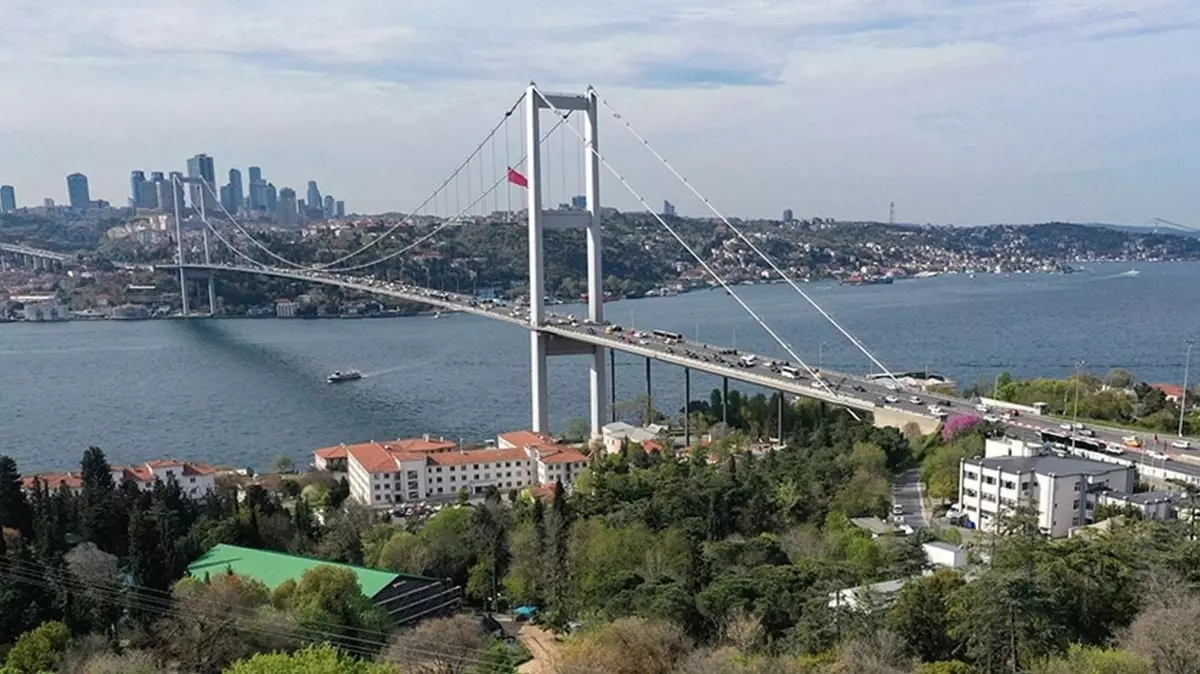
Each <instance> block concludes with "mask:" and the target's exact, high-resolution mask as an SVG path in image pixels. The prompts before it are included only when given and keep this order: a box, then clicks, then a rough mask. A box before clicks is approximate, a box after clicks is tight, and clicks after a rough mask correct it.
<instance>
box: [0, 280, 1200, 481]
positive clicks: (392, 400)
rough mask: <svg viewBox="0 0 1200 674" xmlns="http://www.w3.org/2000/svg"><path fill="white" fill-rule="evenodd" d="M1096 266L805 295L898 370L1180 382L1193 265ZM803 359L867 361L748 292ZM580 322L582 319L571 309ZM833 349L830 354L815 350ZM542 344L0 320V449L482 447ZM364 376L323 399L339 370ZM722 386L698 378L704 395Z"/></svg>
mask: <svg viewBox="0 0 1200 674" xmlns="http://www.w3.org/2000/svg"><path fill="white" fill-rule="evenodd" d="M1128 269H1129V267H1128V266H1123V265H1121V266H1114V265H1097V266H1093V267H1091V268H1090V269H1089V271H1087V272H1085V273H1080V274H1073V275H1069V276H1049V275H1014V276H1010V277H1004V276H990V275H981V276H979V277H978V278H976V279H970V278H968V277H966V276H950V277H938V278H933V279H924V280H913V281H902V282H897V283H895V284H893V285H887V286H883V285H880V286H860V287H849V286H835V285H829V284H809V285H806V286H805V288H806V290H808V291H809V292H811V294H812V295H813V296H814V298H816V299H817V301H818V302H820V303H822V305H823V306H825V307H826V308H827V309H828V310H830V311H831V312H832V313H833V314H834V316H835V317H836V318H837V319H838V320H839V321H841V322H842V323H843V324H844V325H845V326H846V327H847V328H848V329H849V330H850V331H851V332H853V333H855V334H856V335H857V336H858V337H859V338H860V339H861V340H862V341H863V342H864V343H865V344H866V345H867V346H868V347H870V348H871V349H872V350H873V351H874V352H875V353H876V355H877V356H878V357H879V358H880V360H882V361H883V363H884V364H885V365H887V366H888V367H889V368H891V369H893V370H905V369H908V370H923V369H925V367H926V366H927V365H928V367H929V368H930V369H931V370H932V371H936V372H940V373H943V374H946V375H949V376H951V377H953V378H955V379H956V380H958V382H959V383H960V385H963V384H969V383H973V382H975V381H978V380H980V379H988V380H990V379H991V378H992V377H994V376H995V375H996V374H997V373H999V372H1000V371H1002V370H1009V371H1011V372H1012V373H1013V374H1014V375H1016V376H1033V375H1038V374H1044V375H1047V376H1061V375H1063V374H1065V373H1067V372H1069V371H1071V370H1073V369H1074V367H1075V363H1076V362H1078V361H1079V360H1080V359H1083V360H1086V361H1087V368H1088V369H1091V370H1093V371H1097V372H1103V371H1105V370H1107V369H1108V368H1110V367H1114V366H1121V367H1127V368H1129V369H1131V370H1133V371H1134V372H1135V373H1136V374H1137V375H1138V376H1139V377H1140V378H1143V379H1147V380H1150V381H1171V382H1178V381H1180V380H1181V379H1182V369H1183V350H1184V346H1183V343H1184V340H1185V339H1186V338H1188V337H1193V336H1196V335H1197V334H1198V333H1200V309H1198V304H1197V300H1198V299H1200V292H1198V291H1197V282H1196V281H1197V279H1198V278H1200V274H1198V272H1200V267H1197V266H1195V265H1189V264H1153V265H1140V266H1139V269H1140V272H1141V273H1140V275H1139V276H1137V277H1129V276H1121V275H1120V274H1121V273H1122V272H1124V271H1126V270H1128ZM738 291H739V293H742V294H743V296H744V297H745V298H746V300H747V301H748V302H749V303H750V304H751V305H752V306H753V307H754V308H755V309H756V310H758V311H760V312H761V313H762V314H763V315H764V316H766V317H768V320H769V322H770V323H771V324H772V325H773V327H775V328H776V330H778V331H779V332H780V333H781V334H782V335H783V336H784V338H785V339H787V340H788V341H790V343H791V344H792V346H793V348H794V349H795V350H796V351H797V353H799V354H800V355H802V356H804V357H805V358H806V359H808V360H810V361H811V363H812V364H814V365H815V364H816V363H817V361H818V358H820V360H822V361H823V364H824V366H825V367H828V368H835V369H838V370H843V371H851V372H867V371H871V370H873V369H874V368H872V367H871V366H870V365H869V363H868V361H867V359H866V358H865V357H864V356H862V355H861V354H860V353H858V352H857V351H856V350H855V349H854V347H853V346H851V345H850V344H849V343H848V342H847V340H846V339H845V338H843V337H841V336H840V335H839V334H837V332H836V331H835V330H834V329H833V328H832V327H831V326H829V325H828V324H827V323H825V321H824V319H822V318H821V317H819V316H818V315H817V314H816V312H815V311H814V310H813V309H812V308H811V307H810V306H809V305H808V304H807V303H806V302H804V300H803V299H802V298H800V297H799V296H798V295H796V294H795V293H794V291H792V290H791V288H789V287H787V286H785V285H769V286H753V287H745V286H743V287H739V288H738ZM559 309H560V310H566V311H570V308H567V307H559ZM607 311H608V316H609V318H610V319H611V320H614V321H616V322H619V323H622V324H626V325H630V324H632V325H636V326H637V327H645V328H650V327H655V328H663V329H667V330H673V331H677V332H682V333H685V334H687V335H688V336H695V334H696V331H697V327H698V328H699V337H700V338H701V339H703V340H705V341H708V342H712V343H724V344H730V343H734V342H736V346H737V347H738V348H740V349H752V350H757V351H759V352H760V353H763V354H767V355H772V354H778V355H780V356H781V357H782V356H783V354H782V352H781V350H779V349H778V348H772V347H773V346H774V343H773V342H772V341H771V339H770V337H769V336H767V335H766V334H765V333H764V332H763V331H762V330H761V329H760V328H758V327H757V326H756V325H754V324H753V322H752V321H751V320H750V319H749V318H748V317H747V316H746V315H745V314H744V313H743V312H742V310H741V309H740V308H739V307H738V306H737V305H736V304H735V303H734V301H733V300H732V298H729V297H726V296H725V295H724V293H723V292H721V291H713V292H697V293H690V294H686V295H680V296H677V297H670V298H651V299H644V300H623V301H620V302H616V303H612V304H610V305H608V307H607ZM821 344H824V346H823V347H821V346H819V345H821ZM528 363H529V337H528V333H527V332H526V331H524V330H522V329H520V328H517V327H514V326H509V325H505V324H501V323H498V322H493V321H489V320H487V319H482V318H475V317H471V316H465V315H449V316H443V317H442V318H440V319H436V320H434V319H432V318H430V317H427V316H426V317H416V318H403V319H379V320H370V319H364V320H317V321H300V320H291V321H283V320H196V321H142V322H80V321H76V322H69V323H57V324H50V323H47V324H0V452H3V453H7V454H9V455H11V456H13V457H14V458H16V459H17V461H18V462H19V463H20V465H21V468H22V470H27V471H28V470H39V469H49V468H65V467H68V466H73V465H75V464H76V463H77V461H78V458H79V455H80V453H81V452H82V450H83V449H84V448H85V447H86V446H87V445H89V444H94V445H99V446H100V447H103V448H104V449H105V450H106V452H107V453H108V454H109V456H110V457H111V458H112V459H113V460H114V461H115V462H127V461H139V460H143V459H147V458H152V457H161V456H179V457H183V458H195V459H197V460H204V461H209V462H213V463H227V464H233V465H238V466H244V465H249V466H256V467H261V466H264V465H266V464H267V463H268V462H269V461H270V460H271V458H272V457H273V456H275V455H276V454H279V453H289V454H291V455H293V456H294V457H295V458H296V459H297V460H298V461H300V462H302V463H305V464H306V463H307V461H308V459H309V458H310V454H309V452H311V450H312V449H313V448H316V447H322V446H328V445H331V444H336V443H339V442H361V441H367V440H372V439H384V438H395V437H398V436H401V437H403V436H413V435H418V434H421V433H433V434H435V435H438V434H443V435H445V436H447V437H453V438H459V437H462V438H465V439H474V440H478V439H482V438H485V437H491V436H494V435H495V434H496V433H497V432H501V431H506V430H513V429H519V428H527V427H528V426H529V403H528V396H529V376H528ZM642 363H643V361H640V360H638V361H636V362H635V360H634V359H632V358H628V357H618V366H617V386H618V396H619V397H621V398H625V399H628V398H632V397H633V396H635V395H637V394H638V393H641V392H643V391H644V388H645V381H644V366H643V364H642ZM586 367H587V366H586V363H585V362H584V361H583V360H581V359H579V358H558V359H554V360H552V361H551V366H550V394H551V422H552V425H553V426H554V427H555V428H561V427H562V425H563V424H564V423H565V421H566V420H568V419H570V418H571V417H578V416H584V415H585V414H586V410H587V399H586V382H587V370H586ZM347 368H359V369H361V370H362V371H363V372H364V373H366V374H367V375H368V376H367V377H366V378H365V379H363V380H361V381H358V382H354V383H350V384H344V385H338V386H330V385H327V384H326V383H325V382H324V377H325V375H326V374H328V373H329V372H331V371H333V370H337V369H347ZM716 386H719V380H717V379H716V378H712V377H706V376H704V375H693V378H692V390H693V397H694V398H702V397H706V396H707V392H708V390H709V389H711V388H713V387H716ZM653 387H654V396H655V400H656V405H655V406H656V407H658V408H659V409H662V410H664V411H667V412H675V411H677V410H679V409H680V408H681V407H682V404H683V376H682V372H681V371H680V370H678V369H676V368H671V367H668V366H665V365H656V366H655V367H654V370H653Z"/></svg>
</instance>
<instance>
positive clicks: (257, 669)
mask: <svg viewBox="0 0 1200 674" xmlns="http://www.w3.org/2000/svg"><path fill="white" fill-rule="evenodd" d="M278 672H288V674H395V672H396V670H395V668H394V667H392V666H390V665H385V664H379V663H371V662H363V661H362V660H356V659H354V658H353V657H351V656H349V655H346V654H345V653H342V652H341V651H338V650H337V649H336V648H334V647H333V646H330V645H328V644H321V645H314V646H309V647H308V648H304V649H301V650H298V651H296V652H295V653H259V654H258V655H255V656H254V657H252V658H250V659H248V660H240V661H238V662H236V663H234V664H233V666H232V667H230V668H229V669H227V670H225V674H278Z"/></svg>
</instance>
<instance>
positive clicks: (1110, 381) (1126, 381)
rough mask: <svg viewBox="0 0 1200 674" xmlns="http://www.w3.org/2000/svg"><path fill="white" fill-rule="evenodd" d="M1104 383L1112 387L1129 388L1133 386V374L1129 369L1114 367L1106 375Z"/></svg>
mask: <svg viewBox="0 0 1200 674" xmlns="http://www.w3.org/2000/svg"><path fill="white" fill-rule="evenodd" d="M1104 385H1105V386H1108V387H1111V388H1119V389H1127V388H1129V387H1130V386H1133V374H1132V373H1131V372H1130V371H1129V370H1125V369H1122V368H1119V367H1114V368H1113V369H1111V370H1109V371H1108V374H1106V375H1105V376H1104Z"/></svg>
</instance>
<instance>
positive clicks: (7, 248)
mask: <svg viewBox="0 0 1200 674" xmlns="http://www.w3.org/2000/svg"><path fill="white" fill-rule="evenodd" d="M0 251H3V252H5V253H12V254H14V255H29V256H30V257H40V258H44V259H47V260H54V261H56V262H67V261H69V260H74V259H75V256H74V255H67V254H66V253H56V252H54V251H52V250H42V249H41V248H30V247H29V246H21V245H18V244H15V243H0Z"/></svg>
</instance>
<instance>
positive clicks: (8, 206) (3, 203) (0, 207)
mask: <svg viewBox="0 0 1200 674" xmlns="http://www.w3.org/2000/svg"><path fill="white" fill-rule="evenodd" d="M15 210H17V191H16V190H14V189H13V186H12V185H0V213H12V212H13V211H15Z"/></svg>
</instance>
